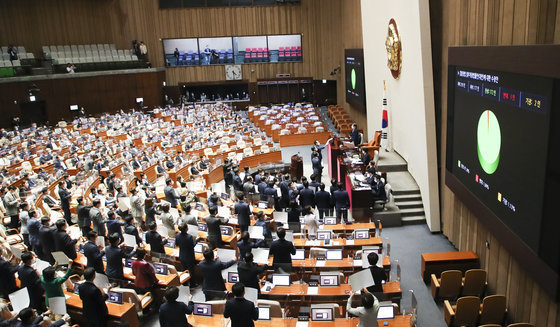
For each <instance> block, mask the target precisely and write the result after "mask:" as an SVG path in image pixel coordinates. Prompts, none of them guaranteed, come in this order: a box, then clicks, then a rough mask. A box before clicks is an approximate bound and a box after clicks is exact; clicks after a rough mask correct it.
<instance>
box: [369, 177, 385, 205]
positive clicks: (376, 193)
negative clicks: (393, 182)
mask: <svg viewBox="0 0 560 327" xmlns="http://www.w3.org/2000/svg"><path fill="white" fill-rule="evenodd" d="M371 193H372V194H373V202H375V201H386V200H387V194H386V193H385V183H383V181H382V180H381V176H379V175H375V185H374V186H372V188H371Z"/></svg>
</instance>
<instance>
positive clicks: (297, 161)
mask: <svg viewBox="0 0 560 327" xmlns="http://www.w3.org/2000/svg"><path fill="white" fill-rule="evenodd" d="M291 159H292V160H291V163H290V175H292V177H294V176H295V177H296V178H297V179H298V180H300V179H301V178H302V177H303V158H302V157H300V156H299V155H297V154H294V155H293V156H292V158H291Z"/></svg>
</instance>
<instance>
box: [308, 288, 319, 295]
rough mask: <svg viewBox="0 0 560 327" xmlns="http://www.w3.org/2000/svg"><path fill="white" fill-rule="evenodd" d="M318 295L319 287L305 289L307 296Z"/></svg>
mask: <svg viewBox="0 0 560 327" xmlns="http://www.w3.org/2000/svg"><path fill="white" fill-rule="evenodd" d="M317 294H319V287H317V286H310V287H308V288H307V295H317Z"/></svg>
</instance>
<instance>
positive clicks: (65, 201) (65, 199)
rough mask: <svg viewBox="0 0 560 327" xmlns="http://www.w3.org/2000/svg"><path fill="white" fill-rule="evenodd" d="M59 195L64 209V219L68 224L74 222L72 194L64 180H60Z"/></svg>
mask: <svg viewBox="0 0 560 327" xmlns="http://www.w3.org/2000/svg"><path fill="white" fill-rule="evenodd" d="M58 196H59V197H60V207H61V208H62V211H64V219H66V222H68V225H71V224H72V214H71V213H70V199H71V198H72V194H71V193H70V192H68V190H67V189H66V183H64V181H61V182H58Z"/></svg>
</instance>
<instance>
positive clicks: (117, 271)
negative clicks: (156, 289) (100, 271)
mask: <svg viewBox="0 0 560 327" xmlns="http://www.w3.org/2000/svg"><path fill="white" fill-rule="evenodd" d="M120 240H121V239H120V238H119V235H118V234H117V233H113V234H109V243H110V245H109V246H108V247H106V248H105V256H106V257H107V267H105V274H106V275H107V277H109V278H110V279H114V280H116V281H118V282H122V281H124V273H123V263H122V259H130V258H131V257H132V256H133V255H134V254H135V253H136V247H134V249H133V250H132V252H130V253H128V254H127V253H126V252H125V251H124V250H123V248H124V243H123V244H122V245H121V246H120V247H119V242H120Z"/></svg>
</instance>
